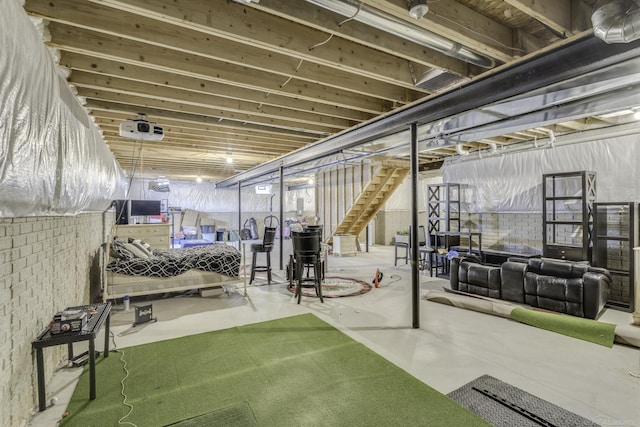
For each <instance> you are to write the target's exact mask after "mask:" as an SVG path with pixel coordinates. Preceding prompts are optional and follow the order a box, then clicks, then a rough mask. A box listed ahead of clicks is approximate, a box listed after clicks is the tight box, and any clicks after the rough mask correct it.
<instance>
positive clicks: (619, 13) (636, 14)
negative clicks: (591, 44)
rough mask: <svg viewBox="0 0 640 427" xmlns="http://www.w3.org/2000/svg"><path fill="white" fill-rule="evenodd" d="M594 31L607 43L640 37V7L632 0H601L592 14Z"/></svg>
mask: <svg viewBox="0 0 640 427" xmlns="http://www.w3.org/2000/svg"><path fill="white" fill-rule="evenodd" d="M591 23H592V25H593V33H594V35H595V36H596V37H598V38H600V39H602V40H604V41H605V42H607V43H629V42H632V41H634V40H636V39H638V38H640V8H638V5H637V4H636V3H635V2H634V1H632V0H600V1H598V2H597V3H596V4H595V6H594V7H593V13H592V14H591Z"/></svg>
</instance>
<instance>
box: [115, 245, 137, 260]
mask: <svg viewBox="0 0 640 427" xmlns="http://www.w3.org/2000/svg"><path fill="white" fill-rule="evenodd" d="M125 244H128V243H127V242H124V241H122V240H113V241H112V242H111V250H112V251H113V253H114V255H115V258H122V259H129V258H135V255H134V254H133V253H132V252H131V251H130V250H129V249H127V247H126V246H125Z"/></svg>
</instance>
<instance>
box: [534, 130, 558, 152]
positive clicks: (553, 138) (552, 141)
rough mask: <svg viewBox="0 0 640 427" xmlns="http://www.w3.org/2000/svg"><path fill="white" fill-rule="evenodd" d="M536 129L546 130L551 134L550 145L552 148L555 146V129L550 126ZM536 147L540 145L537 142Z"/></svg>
mask: <svg viewBox="0 0 640 427" xmlns="http://www.w3.org/2000/svg"><path fill="white" fill-rule="evenodd" d="M536 130H540V131H542V132H545V133H546V134H547V135H549V146H550V147H551V148H554V147H555V143H556V134H555V132H554V131H552V130H551V129H548V128H536ZM535 145H536V147H537V146H538V144H537V143H536V144H535Z"/></svg>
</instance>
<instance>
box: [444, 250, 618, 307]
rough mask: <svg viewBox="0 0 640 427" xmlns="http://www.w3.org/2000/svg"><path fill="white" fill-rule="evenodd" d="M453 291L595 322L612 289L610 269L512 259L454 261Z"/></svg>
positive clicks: (544, 259) (562, 262)
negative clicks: (498, 262) (484, 262)
mask: <svg viewBox="0 0 640 427" xmlns="http://www.w3.org/2000/svg"><path fill="white" fill-rule="evenodd" d="M450 283H451V288H452V289H454V290H459V291H463V292H469V293H474V294H478V295H484V296H489V297H492V298H499V299H503V300H506V301H513V302H517V303H522V304H528V305H530V306H533V307H539V308H543V309H546V310H551V311H556V312H560V313H566V314H570V315H573V316H578V317H585V318H588V319H595V318H597V317H598V314H599V313H600V311H601V310H602V309H603V308H604V305H605V303H606V301H607V297H608V294H609V288H610V286H611V275H610V274H609V272H608V271H607V270H606V269H603V268H596V267H591V266H590V265H589V264H587V263H584V262H572V261H562V260H556V259H550V258H531V259H517V258H516V259H509V261H507V262H505V263H503V264H502V265H501V266H489V265H482V264H481V263H479V261H478V260H477V259H474V258H471V259H470V258H465V257H456V258H453V259H452V260H451V274H450Z"/></svg>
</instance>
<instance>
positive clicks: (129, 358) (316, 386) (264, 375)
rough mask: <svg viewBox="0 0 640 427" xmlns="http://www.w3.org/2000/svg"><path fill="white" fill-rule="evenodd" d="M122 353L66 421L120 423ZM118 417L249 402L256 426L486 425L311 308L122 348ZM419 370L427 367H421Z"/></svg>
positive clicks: (153, 422) (148, 422) (160, 418)
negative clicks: (90, 396) (93, 393)
mask: <svg viewBox="0 0 640 427" xmlns="http://www.w3.org/2000/svg"><path fill="white" fill-rule="evenodd" d="M119 355H120V354H119V353H111V354H110V356H109V357H108V358H106V359H103V358H101V359H99V361H98V363H97V364H96V375H97V398H96V399H95V400H87V396H88V394H89V392H88V386H89V385H88V372H84V373H83V374H82V376H81V378H80V381H79V382H78V385H77V386H76V389H75V391H74V394H73V396H72V399H71V402H70V404H69V407H68V410H67V412H68V416H67V417H66V418H65V419H64V421H63V423H62V425H63V426H65V427H71V426H82V427H88V426H117V425H118V420H119V419H120V418H121V417H123V416H124V415H126V414H127V412H128V411H129V408H127V407H125V406H124V405H123V404H122V396H121V395H120V389H121V384H120V381H121V380H122V378H123V377H124V375H125V373H124V370H123V366H122V362H121V361H120V357H119ZM124 358H125V360H126V362H127V369H128V370H129V372H130V375H129V378H128V379H127V380H126V382H125V384H126V387H125V393H126V395H127V402H128V403H130V404H131V405H133V408H134V409H133V411H132V412H131V415H130V416H129V417H127V418H126V419H125V420H124V421H125V422H126V421H128V422H131V423H135V424H136V425H137V426H139V427H143V426H162V425H166V424H171V423H175V422H178V421H182V420H186V419H188V418H192V417H197V416H200V415H203V414H207V413H210V412H214V411H217V410H220V409H224V408H229V407H231V406H233V405H237V404H238V402H247V404H248V405H249V406H250V409H251V410H252V412H253V415H254V416H255V420H256V422H257V424H258V425H259V426H278V427H281V426H302V425H304V426H354V425H366V426H374V425H375V426H421V425H423V426H479V425H482V426H486V425H489V424H487V423H486V422H485V421H484V420H482V419H481V418H480V417H478V416H477V415H475V414H473V413H472V412H471V411H469V410H467V409H466V408H463V407H462V406H460V405H459V404H458V403H457V402H455V401H453V400H452V399H450V398H449V397H447V396H445V395H443V394H442V393H440V392H438V391H436V390H434V389H432V388H431V387H429V386H428V385H426V384H424V383H423V382H421V381H419V380H418V379H416V378H415V377H413V376H411V375H409V374H408V373H407V372H405V371H403V370H402V369H400V368H398V367H397V366H395V365H394V364H392V363H390V362H389V361H388V360H386V359H384V358H383V357H381V356H380V355H378V354H376V353H374V352H373V351H371V350H369V349H368V348H367V347H365V346H364V345H362V344H360V343H358V342H357V341H354V340H353V339H351V338H349V337H348V336H347V335H345V334H343V333H342V332H340V331H338V330H337V329H336V328H334V327H332V326H331V325H329V324H327V323H325V322H323V321H321V320H320V319H318V318H317V317H315V316H314V315H311V314H305V315H300V316H293V317H288V318H284V319H278V320H273V321H269V322H263V323H257V324H252V325H246V326H240V327H235V328H231V329H225V330H222V331H215V332H208V333H204V334H198V335H192V336H187V337H183V338H178V339H173V340H168V341H162V342H156V343H151V344H145V345H140V346H136V347H131V348H126V349H124ZM424 369H430V368H429V367H428V366H425V367H424Z"/></svg>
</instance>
